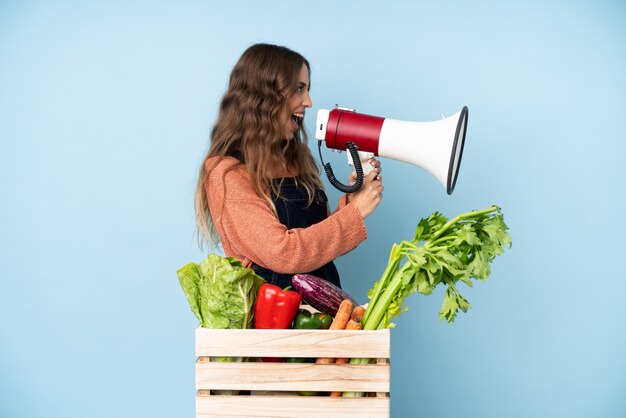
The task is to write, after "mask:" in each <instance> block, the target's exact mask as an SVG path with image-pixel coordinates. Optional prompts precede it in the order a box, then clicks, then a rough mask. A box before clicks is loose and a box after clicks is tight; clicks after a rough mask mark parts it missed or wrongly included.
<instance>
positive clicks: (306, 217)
mask: <svg viewBox="0 0 626 418" xmlns="http://www.w3.org/2000/svg"><path fill="white" fill-rule="evenodd" d="M281 180H282V183H281V185H280V197H277V196H275V195H274V194H272V201H273V202H274V205H276V213H277V214H278V220H279V221H280V223H281V224H283V225H285V226H286V227H287V229H293V228H307V227H309V226H311V225H314V224H316V223H318V222H321V221H323V220H324V219H326V218H327V217H328V209H327V208H328V205H327V203H328V197H326V193H324V191H323V190H319V189H318V190H317V193H316V196H315V199H313V202H312V203H311V205H310V206H308V205H307V204H308V195H307V192H306V189H305V188H304V187H302V186H298V185H297V183H296V180H295V178H294V177H284V178H282V179H276V180H275V181H277V182H280V181H281ZM252 268H253V269H254V271H255V272H256V273H257V274H258V275H259V276H261V277H263V278H264V279H265V280H266V281H267V282H268V283H272V284H275V285H277V286H280V287H281V288H285V287H287V286H290V285H291V278H292V277H293V275H294V274H296V273H307V274H312V275H314V276H317V277H321V278H323V279H326V280H327V281H329V282H331V283H332V284H334V285H336V286H339V287H341V282H340V280H339V272H338V271H337V268H336V267H335V263H333V262H332V261H331V262H329V263H327V264H325V265H323V266H322V267H320V268H318V269H317V270H314V271H308V272H304V271H294V272H293V273H290V274H281V273H276V272H274V271H272V270H269V269H266V268H264V267H262V266H259V265H257V264H254V263H253V264H252Z"/></svg>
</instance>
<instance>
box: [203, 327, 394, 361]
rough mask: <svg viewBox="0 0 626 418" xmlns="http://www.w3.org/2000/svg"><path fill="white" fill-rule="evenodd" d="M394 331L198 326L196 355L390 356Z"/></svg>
mask: <svg viewBox="0 0 626 418" xmlns="http://www.w3.org/2000/svg"><path fill="white" fill-rule="evenodd" d="M389 355H390V333H389V330H388V329H384V330H380V331H347V330H341V331H328V330H295V329H291V330H287V329H279V330H274V329H246V330H233V329H207V328H202V327H198V328H196V356H199V357H201V356H214V357H348V358H389Z"/></svg>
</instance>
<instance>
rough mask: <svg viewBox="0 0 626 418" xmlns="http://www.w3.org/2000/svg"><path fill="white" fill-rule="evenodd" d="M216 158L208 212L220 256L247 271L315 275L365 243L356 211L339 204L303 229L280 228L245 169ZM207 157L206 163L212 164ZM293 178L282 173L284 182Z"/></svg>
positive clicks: (232, 160)
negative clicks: (261, 269) (257, 268)
mask: <svg viewBox="0 0 626 418" xmlns="http://www.w3.org/2000/svg"><path fill="white" fill-rule="evenodd" d="M213 158H221V161H220V162H219V163H218V164H217V165H216V166H215V167H214V168H213V170H212V171H211V173H210V175H209V177H208V179H207V182H206V185H205V187H206V194H207V198H208V203H209V210H210V211H211V216H212V218H213V221H214V222H215V226H216V228H217V231H218V233H219V235H220V238H221V240H222V247H223V248H224V253H225V254H226V255H227V256H229V257H235V258H237V259H239V260H241V261H242V262H243V265H244V266H246V267H249V266H250V264H251V263H252V262H253V263H255V264H258V265H260V266H262V267H265V268H267V269H270V270H272V271H275V272H276V273H282V274H295V273H304V272H308V271H312V270H315V269H317V268H319V267H321V266H323V265H324V264H326V263H328V262H329V261H332V260H333V259H335V258H337V257H339V256H340V255H343V254H345V253H347V252H348V251H351V250H352V249H354V248H355V247H356V246H357V245H358V244H360V243H361V242H363V241H364V240H365V239H366V238H367V233H366V229H365V222H364V220H363V217H362V216H361V213H360V212H359V210H358V209H357V208H356V207H355V206H354V205H353V204H351V203H347V198H346V196H345V195H344V196H342V197H341V198H340V199H339V205H338V207H337V210H336V211H335V212H334V213H332V214H331V215H329V216H328V218H326V219H325V220H323V221H321V222H319V223H317V224H314V225H311V226H310V227H308V228H295V229H287V227H286V226H285V225H283V224H281V223H280V221H279V220H278V218H277V217H276V215H274V212H272V210H271V209H270V208H269V206H268V205H267V203H266V202H265V200H264V199H263V198H261V197H259V196H258V195H257V194H256V192H255V190H254V187H253V186H252V183H251V181H250V177H249V176H248V172H247V169H246V166H245V165H243V164H239V166H237V167H235V168H234V169H232V170H231V171H229V172H228V173H227V174H226V175H225V176H224V172H225V171H227V169H229V168H231V167H232V166H233V165H236V164H238V163H239V161H238V160H237V159H235V158H232V157H213ZM213 158H211V159H209V160H207V162H206V164H207V166H208V165H212V164H214V163H215V160H214V159H213ZM289 174H291V175H293V173H281V175H280V177H288V175H289Z"/></svg>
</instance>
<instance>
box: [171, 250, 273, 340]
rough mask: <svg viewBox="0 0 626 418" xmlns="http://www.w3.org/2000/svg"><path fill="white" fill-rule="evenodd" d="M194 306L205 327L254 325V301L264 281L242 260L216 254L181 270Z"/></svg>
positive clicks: (184, 284) (183, 286) (179, 274)
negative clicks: (244, 265)
mask: <svg viewBox="0 0 626 418" xmlns="http://www.w3.org/2000/svg"><path fill="white" fill-rule="evenodd" d="M177 273H178V281H179V282H180V285H181V287H182V288H183V291H184V292H185V295H186V296H187V300H188V301H189V305H190V306H191V310H192V311H193V313H194V314H195V315H196V317H197V318H198V319H199V320H200V325H201V326H203V327H204V328H236V329H242V328H252V318H253V313H254V304H255V301H256V297H257V292H258V289H259V287H260V286H261V285H262V284H263V283H264V282H265V281H264V280H263V278H262V277H260V276H258V275H257V274H256V273H255V272H254V270H252V269H247V268H243V266H242V264H241V261H239V260H237V259H234V258H232V257H220V256H219V255H216V254H209V256H208V257H207V258H206V259H204V260H202V261H201V262H200V265H198V264H196V263H189V264H187V265H186V266H184V267H182V268H181V269H180V270H178V272H177Z"/></svg>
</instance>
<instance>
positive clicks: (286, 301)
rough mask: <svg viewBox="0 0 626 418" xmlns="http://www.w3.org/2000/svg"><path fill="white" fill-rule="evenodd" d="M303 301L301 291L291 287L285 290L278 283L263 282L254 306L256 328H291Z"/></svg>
mask: <svg viewBox="0 0 626 418" xmlns="http://www.w3.org/2000/svg"><path fill="white" fill-rule="evenodd" d="M289 287H291V286H289ZM301 302H302V295H300V293H298V292H294V291H292V290H289V288H286V289H284V290H283V289H281V288H280V287H278V286H276V285H273V284H270V283H263V284H262V285H261V287H260V288H259V294H258V296H257V301H256V307H255V308H254V328H258V329H288V328H291V324H292V322H293V320H294V318H295V317H296V314H297V313H298V308H300V303H301Z"/></svg>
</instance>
